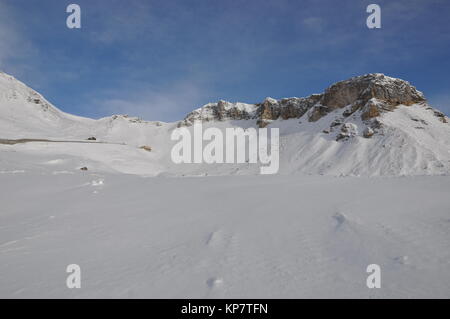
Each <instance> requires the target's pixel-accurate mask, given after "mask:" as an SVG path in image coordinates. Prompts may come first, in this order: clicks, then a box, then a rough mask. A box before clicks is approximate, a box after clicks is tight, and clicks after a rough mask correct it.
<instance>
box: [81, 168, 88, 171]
mask: <svg viewBox="0 0 450 319" xmlns="http://www.w3.org/2000/svg"><path fill="white" fill-rule="evenodd" d="M80 169H81V170H82V171H87V170H88V168H87V167H82V168H80Z"/></svg>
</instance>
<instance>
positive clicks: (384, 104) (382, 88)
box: [180, 73, 426, 127]
mask: <svg viewBox="0 0 450 319" xmlns="http://www.w3.org/2000/svg"><path fill="white" fill-rule="evenodd" d="M425 102H426V99H425V97H424V95H423V93H422V92H420V91H418V90H417V89H416V88H415V87H414V86H412V85H411V84H410V83H409V82H407V81H404V80H401V79H397V78H393V77H389V76H386V75H384V74H382V73H370V74H365V75H361V76H356V77H352V78H350V79H348V80H344V81H340V82H337V83H334V84H332V85H331V86H329V87H328V88H327V89H326V90H325V92H324V93H321V94H313V95H311V96H309V97H305V98H297V97H292V98H283V99H280V100H276V99H274V98H270V97H267V98H266V99H265V100H264V101H263V102H262V103H257V104H246V103H230V102H226V101H219V102H217V103H208V104H206V105H204V106H203V107H201V108H199V109H196V110H195V111H193V112H191V113H189V114H188V115H187V116H186V117H185V119H184V120H183V121H182V122H180V125H187V126H189V125H192V123H193V122H194V121H196V120H200V121H212V120H217V121H223V120H243V119H256V120H257V123H258V125H259V126H260V127H265V126H267V125H268V124H270V122H272V121H274V120H277V119H279V118H281V119H284V120H287V119H291V118H300V117H302V116H303V115H304V114H306V113H307V114H308V120H309V121H310V122H315V121H317V120H319V119H320V118H322V117H323V116H325V115H327V114H328V113H330V112H333V111H336V110H339V109H344V112H343V116H345V117H347V116H350V115H352V114H353V113H355V112H356V111H358V110H359V111H361V118H362V119H363V120H368V119H370V118H374V117H378V116H379V115H380V114H381V113H383V112H385V111H392V110H394V109H395V108H396V107H397V106H398V105H407V106H410V105H413V104H420V103H425Z"/></svg>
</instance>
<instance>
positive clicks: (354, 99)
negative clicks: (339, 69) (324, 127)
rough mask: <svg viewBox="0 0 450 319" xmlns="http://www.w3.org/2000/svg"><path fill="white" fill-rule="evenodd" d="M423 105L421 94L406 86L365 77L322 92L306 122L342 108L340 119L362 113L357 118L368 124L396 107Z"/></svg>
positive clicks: (380, 76)
mask: <svg viewBox="0 0 450 319" xmlns="http://www.w3.org/2000/svg"><path fill="white" fill-rule="evenodd" d="M425 101H426V100H425V97H424V96H423V94H422V92H420V91H418V90H416V88H415V87H414V86H412V85H411V84H409V82H406V81H403V80H400V79H395V78H391V77H388V76H385V75H384V74H379V73H374V74H367V75H363V76H358V77H354V78H351V79H349V80H346V81H341V82H338V83H335V84H333V85H332V86H330V87H329V88H328V89H326V90H325V93H324V94H323V96H322V98H321V100H320V101H319V103H318V105H317V106H315V107H314V109H313V110H312V112H311V113H310V117H309V120H310V121H311V122H315V121H317V120H318V119H320V118H321V117H322V116H324V115H326V114H327V113H329V112H331V111H333V110H336V109H340V108H344V107H346V108H347V109H346V110H345V112H344V114H343V115H344V116H350V115H351V114H353V113H354V112H356V111H357V110H359V109H362V110H363V111H362V114H361V118H362V119H363V120H368V119H370V118H374V117H378V116H379V115H380V113H381V112H383V111H391V110H393V109H395V108H396V106H398V105H400V104H403V105H412V104H416V103H422V102H425Z"/></svg>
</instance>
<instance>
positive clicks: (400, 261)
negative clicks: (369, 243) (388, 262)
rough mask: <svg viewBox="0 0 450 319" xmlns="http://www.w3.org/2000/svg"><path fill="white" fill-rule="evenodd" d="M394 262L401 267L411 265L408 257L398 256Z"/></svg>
mask: <svg viewBox="0 0 450 319" xmlns="http://www.w3.org/2000/svg"><path fill="white" fill-rule="evenodd" d="M394 261H395V262H396V263H398V264H401V265H408V264H409V258H408V256H397V257H395V258H394Z"/></svg>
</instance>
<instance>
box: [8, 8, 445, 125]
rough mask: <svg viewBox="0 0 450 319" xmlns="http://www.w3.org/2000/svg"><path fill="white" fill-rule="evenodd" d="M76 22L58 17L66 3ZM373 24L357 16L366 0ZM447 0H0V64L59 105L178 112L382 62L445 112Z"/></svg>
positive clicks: (89, 110)
mask: <svg viewBox="0 0 450 319" xmlns="http://www.w3.org/2000/svg"><path fill="white" fill-rule="evenodd" d="M70 3H76V4H79V5H80V6H81V10H82V17H81V18H82V28H81V29H79V30H74V29H72V30H71V29H68V28H67V27H66V18H67V16H68V14H67V13H66V10H65V9H66V7H67V5H69V4H70ZM370 3H377V4H379V5H380V6H381V9H382V28H381V29H378V30H369V29H368V28H367V27H366V18H367V16H368V14H367V13H366V7H367V5H368V4H370ZM449 16H450V1H448V0H389V1H377V0H370V1H364V0H340V1H336V0H296V1H294V0H273V1H272V0H258V1H255V0H221V1H218V0H134V1H133V0H127V1H125V0H71V1H64V0H0V69H1V70H3V71H4V72H7V73H10V74H12V75H14V76H15V77H17V78H18V79H20V80H22V81H24V82H25V83H26V84H28V85H29V86H31V87H33V88H34V89H36V90H38V91H39V92H40V93H42V94H43V95H44V96H45V97H46V98H47V99H48V100H50V101H51V102H52V103H53V104H55V105H56V106H57V107H59V108H60V109H62V110H64V111H66V112H70V113H74V114H77V115H82V116H89V117H95V118H98V117H103V116H108V115H111V114H114V113H121V114H130V115H134V116H140V117H143V118H144V119H147V120H163V121H175V120H179V119H181V118H183V117H184V115H185V114H186V113H188V112H189V111H191V110H192V109H194V108H197V107H199V106H201V105H203V104H205V103H207V102H211V101H217V100H218V99H225V100H229V101H243V102H249V103H254V102H259V101H261V100H263V99H264V98H265V97H267V96H271V97H274V98H282V97H290V96H308V95H310V94H312V93H319V92H322V91H323V90H324V89H325V88H326V87H327V86H329V85H330V84H331V83H334V82H336V81H339V80H344V79H347V78H349V77H352V76H355V75H360V74H365V73H371V72H379V73H385V74H387V75H390V76H394V77H399V78H403V79H405V80H408V81H410V82H411V83H412V84H413V85H415V86H416V87H417V88H418V89H419V90H421V91H423V92H424V93H425V95H426V96H427V98H428V99H429V100H430V102H431V103H432V104H433V105H434V106H435V107H437V108H439V109H441V110H443V111H445V112H446V113H447V114H449V113H450V91H449V88H450V76H449V71H450V22H449V20H448V17H449Z"/></svg>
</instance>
